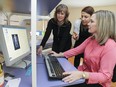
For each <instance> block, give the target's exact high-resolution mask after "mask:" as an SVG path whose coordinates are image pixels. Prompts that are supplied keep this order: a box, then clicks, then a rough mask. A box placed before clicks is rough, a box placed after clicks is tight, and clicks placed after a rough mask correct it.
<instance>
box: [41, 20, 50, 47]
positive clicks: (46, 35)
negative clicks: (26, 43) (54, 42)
mask: <svg viewBox="0 0 116 87" xmlns="http://www.w3.org/2000/svg"><path fill="white" fill-rule="evenodd" d="M51 31H52V20H49V22H48V25H47V28H46V32H45V35H44V37H43V39H42V42H41V44H40V46H42V47H44V46H45V44H46V42H47V40H48V38H49V36H50V34H51Z"/></svg>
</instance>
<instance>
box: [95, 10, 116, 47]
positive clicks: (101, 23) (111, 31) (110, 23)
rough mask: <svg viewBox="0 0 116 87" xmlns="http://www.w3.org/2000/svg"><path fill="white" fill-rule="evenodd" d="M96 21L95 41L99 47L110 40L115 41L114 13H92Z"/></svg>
mask: <svg viewBox="0 0 116 87" xmlns="http://www.w3.org/2000/svg"><path fill="white" fill-rule="evenodd" d="M94 14H95V15H96V20H97V37H96V39H97V41H98V42H99V44H100V45H103V44H105V43H106V41H107V40H108V39H109V38H111V39H113V40H115V41H116V20H115V16H114V13H112V12H111V11H108V10H99V11H96V12H95V13H94Z"/></svg>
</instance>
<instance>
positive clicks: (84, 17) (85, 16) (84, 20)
mask: <svg viewBox="0 0 116 87" xmlns="http://www.w3.org/2000/svg"><path fill="white" fill-rule="evenodd" d="M90 18H91V15H90V14H88V13H86V12H81V20H82V24H83V25H85V26H86V25H88V23H89V21H90Z"/></svg>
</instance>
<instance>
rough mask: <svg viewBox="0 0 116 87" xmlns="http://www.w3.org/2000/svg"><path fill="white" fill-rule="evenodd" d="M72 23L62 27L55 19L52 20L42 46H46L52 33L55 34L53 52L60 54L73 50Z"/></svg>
mask: <svg viewBox="0 0 116 87" xmlns="http://www.w3.org/2000/svg"><path fill="white" fill-rule="evenodd" d="M70 30H71V22H70V21H68V22H66V23H64V24H63V25H61V26H58V24H57V22H56V21H55V20H54V18H52V19H50V20H49V22H48V25H47V28H46V32H45V35H44V37H43V40H42V42H41V44H40V45H41V46H43V47H44V46H45V44H46V41H47V40H48V38H49V36H50V34H51V32H52V33H53V45H52V50H53V51H55V52H57V53H59V52H64V51H66V50H69V49H70V48H71V45H72V42H71V34H70Z"/></svg>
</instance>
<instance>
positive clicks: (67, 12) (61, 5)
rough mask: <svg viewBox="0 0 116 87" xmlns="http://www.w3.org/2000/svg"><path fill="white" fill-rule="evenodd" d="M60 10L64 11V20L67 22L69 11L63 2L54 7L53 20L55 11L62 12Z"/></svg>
mask: <svg viewBox="0 0 116 87" xmlns="http://www.w3.org/2000/svg"><path fill="white" fill-rule="evenodd" d="M62 11H63V12H64V13H65V19H64V22H68V16H69V11H68V7H67V6H66V5H65V4H60V5H58V6H57V7H56V10H55V13H54V18H55V20H56V21H57V13H59V12H62Z"/></svg>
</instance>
